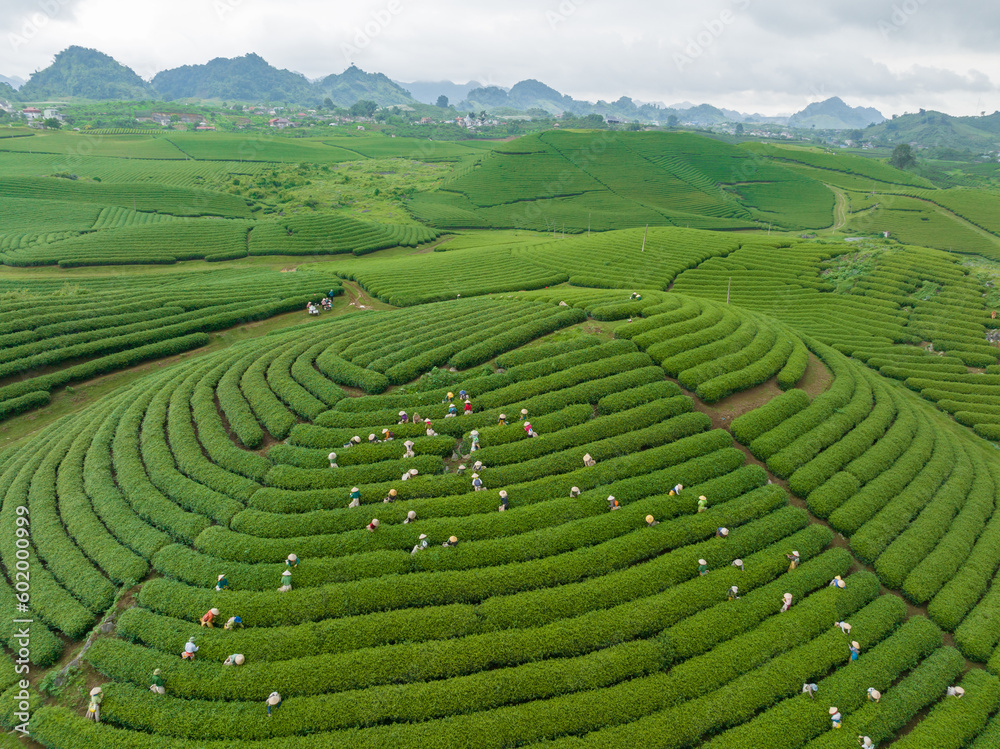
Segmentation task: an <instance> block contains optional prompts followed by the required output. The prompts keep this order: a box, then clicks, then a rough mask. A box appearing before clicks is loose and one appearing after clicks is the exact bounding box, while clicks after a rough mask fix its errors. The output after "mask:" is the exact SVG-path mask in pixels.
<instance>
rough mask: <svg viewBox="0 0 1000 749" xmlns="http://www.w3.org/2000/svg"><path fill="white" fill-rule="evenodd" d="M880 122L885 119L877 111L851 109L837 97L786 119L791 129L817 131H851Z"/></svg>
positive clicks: (862, 108)
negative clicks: (814, 129) (813, 129)
mask: <svg viewBox="0 0 1000 749" xmlns="http://www.w3.org/2000/svg"><path fill="white" fill-rule="evenodd" d="M880 122H885V117H884V116H883V115H882V113H881V112H879V111H878V110H877V109H873V108H871V107H851V106H848V105H847V104H845V103H844V101H843V100H842V99H840V98H839V97H837V96H834V97H832V98H830V99H827V100H826V101H820V102H814V103H812V104H810V105H809V106H807V107H806V108H805V109H803V110H802V111H801V112H796V113H795V114H793V115H792V116H791V117H789V118H788V124H789V125H790V126H791V127H800V128H816V129H817V130H853V129H857V128H866V127H868V126H869V125H877V124H879V123H880Z"/></svg>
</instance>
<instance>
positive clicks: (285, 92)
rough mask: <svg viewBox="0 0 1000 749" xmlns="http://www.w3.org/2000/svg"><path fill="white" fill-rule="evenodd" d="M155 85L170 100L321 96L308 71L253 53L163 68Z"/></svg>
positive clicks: (308, 98) (280, 99)
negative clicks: (288, 67) (294, 69)
mask: <svg viewBox="0 0 1000 749" xmlns="http://www.w3.org/2000/svg"><path fill="white" fill-rule="evenodd" d="M153 87H154V88H155V89H156V90H157V92H158V93H159V94H160V95H161V96H162V97H163V98H164V99H168V100H170V99H226V100H236V101H269V102H286V101H288V102H296V103H308V102H312V101H314V100H316V98H317V97H316V92H315V89H314V88H313V86H312V84H311V83H309V81H308V80H307V79H306V77H305V76H304V75H301V74H300V73H293V72H291V71H290V70H279V69H278V68H275V67H274V66H272V65H269V64H268V63H267V61H265V60H264V58H263V57H261V56H260V55H256V54H253V53H250V54H247V55H244V56H243V57H233V58H226V57H216V58H215V59H214V60H210V61H209V62H207V63H205V64H204V65H183V66H181V67H179V68H173V69H171V70H164V71H161V72H159V73H157V74H156V76H155V77H154V78H153ZM352 103H353V102H352Z"/></svg>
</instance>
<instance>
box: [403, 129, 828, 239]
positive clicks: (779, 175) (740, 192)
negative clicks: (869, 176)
mask: <svg viewBox="0 0 1000 749" xmlns="http://www.w3.org/2000/svg"><path fill="white" fill-rule="evenodd" d="M410 206H411V209H412V210H413V212H414V213H415V214H416V215H417V217H418V218H421V219H422V220H425V221H428V222H430V223H431V224H432V225H434V226H437V227H439V228H458V227H492V228H528V229H535V230H541V231H546V230H548V231H552V230H555V229H560V230H561V229H563V228H565V230H566V231H569V232H583V231H588V230H590V229H594V230H597V231H605V230H608V229H622V228H629V227H639V226H643V225H646V224H649V225H653V226H682V227H685V226H686V227H692V228H703V229H707V228H712V229H737V228H753V227H756V226H763V227H766V226H767V224H773V225H774V226H783V227H787V228H822V227H826V226H829V225H830V224H831V222H832V209H833V194H832V193H831V192H830V191H829V190H828V189H827V188H826V187H824V186H823V185H822V184H821V183H820V182H818V181H816V180H814V179H812V178H811V177H808V176H800V175H798V174H796V173H794V172H793V171H792V170H790V169H786V168H784V167H782V166H779V165H777V164H775V163H773V162H770V161H766V160H761V159H756V158H754V157H753V156H752V155H751V154H750V153H748V152H747V151H746V150H744V149H740V148H737V147H734V146H731V145H728V144H725V143H722V142H719V141H716V140H712V139H710V138H706V137H704V136H700V135H694V134H690V133H666V132H634V133H631V132H620V131H572V132H570V131H559V130H551V131H547V132H545V133H542V134H540V135H534V136H528V137H525V138H521V139H518V140H515V141H511V142H509V143H502V144H499V145H497V146H496V147H495V148H494V149H493V150H492V151H490V152H489V153H488V154H486V155H484V156H482V157H481V158H480V159H479V160H478V161H477V162H476V163H475V164H473V165H470V166H467V167H464V168H460V169H459V170H458V171H457V172H456V174H455V176H453V177H451V178H449V179H447V180H445V181H444V183H443V184H442V185H441V188H440V189H439V190H437V191H435V192H429V193H421V194H419V195H417V196H415V197H414V199H413V200H412V201H411V203H410Z"/></svg>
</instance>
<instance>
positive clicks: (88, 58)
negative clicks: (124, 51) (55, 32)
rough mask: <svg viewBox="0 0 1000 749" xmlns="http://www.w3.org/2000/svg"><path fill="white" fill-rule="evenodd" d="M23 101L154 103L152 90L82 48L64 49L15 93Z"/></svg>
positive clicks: (110, 60)
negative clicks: (79, 99)
mask: <svg viewBox="0 0 1000 749" xmlns="http://www.w3.org/2000/svg"><path fill="white" fill-rule="evenodd" d="M18 94H19V96H20V98H21V99H22V100H24V101H38V100H42V99H60V98H64V97H69V96H79V97H83V98H87V99H132V100H136V99H153V98H156V92H155V91H154V90H153V88H152V86H150V85H149V84H148V83H146V82H145V81H144V80H142V78H140V77H139V76H138V75H136V73H135V71H134V70H132V69H131V68H129V67H126V66H124V65H122V64H121V63H119V62H117V61H116V60H114V59H113V58H111V57H109V56H108V55H106V54H104V53H103V52H98V51H97V50H96V49H86V48H85V47H75V46H74V47H67V48H66V49H64V50H63V51H62V52H60V53H59V54H58V55H56V57H55V60H54V61H53V62H52V64H51V65H49V66H48V67H47V68H45V69H44V70H39V71H37V72H35V73H32V74H31V78H30V79H29V80H28V82H27V83H25V84H24V85H23V86H21V88H20V89H19V90H18Z"/></svg>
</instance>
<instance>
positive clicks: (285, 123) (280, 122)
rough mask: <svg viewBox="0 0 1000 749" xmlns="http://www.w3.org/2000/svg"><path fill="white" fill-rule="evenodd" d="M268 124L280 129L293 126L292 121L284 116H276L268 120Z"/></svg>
mask: <svg viewBox="0 0 1000 749" xmlns="http://www.w3.org/2000/svg"><path fill="white" fill-rule="evenodd" d="M267 124H268V125H269V126H271V127H276V128H278V129H280V130H284V129H285V128H286V127H292V123H291V122H290V121H289V120H286V119H285V118H284V117H275V118H274V119H271V120H268V121H267Z"/></svg>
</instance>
